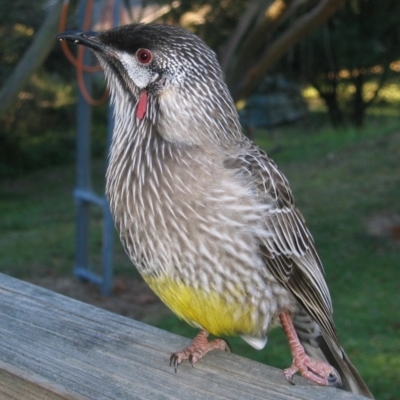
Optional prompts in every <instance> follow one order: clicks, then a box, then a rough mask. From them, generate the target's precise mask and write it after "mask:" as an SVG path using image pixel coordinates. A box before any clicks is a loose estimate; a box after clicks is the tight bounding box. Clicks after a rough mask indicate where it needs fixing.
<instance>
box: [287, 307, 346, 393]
mask: <svg viewBox="0 0 400 400" xmlns="http://www.w3.org/2000/svg"><path fill="white" fill-rule="evenodd" d="M279 319H280V321H281V324H282V328H283V331H284V332H285V335H286V337H287V338H288V341H289V346H290V351H291V352H292V356H293V363H292V365H291V366H290V367H289V368H286V369H285V370H284V371H283V374H284V375H285V378H286V379H287V380H288V381H289V382H290V383H291V384H293V385H294V383H293V380H292V378H293V375H294V374H295V373H296V372H300V374H301V376H303V377H304V378H306V379H309V380H310V381H312V382H314V383H317V384H318V385H322V386H340V384H341V379H340V375H339V374H338V372H337V371H336V370H335V368H333V367H332V366H331V365H329V364H327V363H325V362H323V361H321V360H316V359H313V358H311V357H309V356H308V355H307V354H306V353H305V351H304V347H303V346H302V345H301V343H300V341H299V338H298V336H297V333H296V330H295V329H294V326H293V322H292V318H291V317H290V313H289V312H288V311H285V312H282V313H280V314H279Z"/></svg>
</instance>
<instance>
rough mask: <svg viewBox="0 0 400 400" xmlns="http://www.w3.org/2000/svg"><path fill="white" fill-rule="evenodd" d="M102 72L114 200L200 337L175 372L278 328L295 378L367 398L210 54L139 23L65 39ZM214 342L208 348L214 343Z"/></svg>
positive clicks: (299, 219) (317, 275) (119, 219)
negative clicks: (232, 342)
mask: <svg viewBox="0 0 400 400" xmlns="http://www.w3.org/2000/svg"><path fill="white" fill-rule="evenodd" d="M57 38H58V39H59V40H67V41H70V42H73V43H76V44H79V45H83V46H86V47H88V48H90V49H91V50H92V51H93V52H94V54H95V56H96V57H97V59H98V60H99V63H100V64H101V66H102V68H103V70H104V74H105V78H106V81H107V85H108V87H109V90H110V93H111V102H112V103H113V105H114V117H115V125H114V131H113V138H112V143H111V147H110V154H109V164H108V169H107V172H106V195H107V198H108V201H109V204H110V210H111V213H112V215H113V218H114V222H115V225H116V228H117V230H118V232H119V235H120V239H121V242H122V244H123V247H124V249H125V251H126V253H127V254H128V256H129V258H130V260H131V261H132V263H133V264H134V265H135V266H136V268H137V269H138V271H139V273H140V274H141V276H142V277H143V279H144V281H145V282H146V283H147V284H148V285H149V286H150V288H151V289H152V290H153V291H154V292H155V294H156V295H157V296H158V297H159V298H160V299H161V300H162V301H163V302H164V303H165V304H166V305H167V306H168V307H169V308H170V309H171V310H172V311H173V312H174V313H175V314H176V315H177V316H178V317H179V318H181V319H182V320H184V321H186V322H187V323H189V324H190V325H192V326H194V327H196V328H198V329H199V333H198V335H197V336H196V337H195V338H194V340H193V341H192V343H191V344H190V345H189V346H188V347H187V348H186V349H183V350H180V351H176V352H174V353H172V355H171V358H170V365H172V366H173V367H174V368H175V372H176V371H177V368H178V365H179V364H180V363H181V362H183V361H184V360H188V361H189V362H190V363H192V365H193V363H195V362H197V361H198V360H199V359H200V358H201V357H203V356H204V355H205V354H206V353H208V352H209V351H211V350H215V349H219V350H226V351H230V347H229V345H228V343H227V341H226V340H224V339H221V338H219V337H220V336H226V337H229V336H241V337H242V338H243V339H244V340H245V341H246V342H248V343H249V344H250V345H251V346H253V347H254V348H256V349H259V350H261V349H263V348H264V346H265V345H266V343H267V335H268V332H269V329H271V328H272V327H274V326H279V325H280V326H281V327H282V329H283V331H284V333H285V334H286V336H287V338H288V341H289V347H290V349H291V353H292V357H293V362H292V364H291V365H290V367H288V368H287V369H285V370H284V376H285V377H286V379H287V380H288V381H289V382H290V383H293V376H294V375H295V374H296V373H297V372H299V373H300V374H301V375H302V376H303V377H305V378H306V379H309V380H310V381H312V382H314V383H316V384H319V385H322V386H335V387H339V388H341V389H344V390H347V391H351V392H353V393H357V394H361V395H364V396H367V397H370V398H372V394H371V392H370V391H369V389H368V387H367V385H366V384H365V382H364V381H363V379H362V378H361V376H360V374H359V373H358V371H357V370H356V368H355V367H354V366H353V364H352V363H351V362H350V360H349V358H348V356H347V355H346V353H345V351H344V350H343V348H342V346H341V345H340V342H339V339H338V335H337V330H336V328H335V324H334V321H333V317H332V312H333V310H332V301H331V297H330V293H329V289H328V286H327V283H326V280H325V273H324V269H323V265H322V262H321V260H320V257H319V256H318V253H317V251H316V248H315V244H314V240H313V237H312V235H311V233H310V231H309V229H308V228H307V226H306V223H305V220H304V217H303V216H302V214H301V212H300V211H299V209H298V208H297V206H296V203H295V200H294V197H293V194H292V190H291V188H290V185H289V182H288V180H287V179H286V177H285V176H284V174H283V173H282V172H281V171H280V169H279V168H278V166H277V165H276V164H275V162H274V161H273V160H272V159H271V158H269V157H268V155H267V153H266V152H264V151H263V150H262V149H261V148H260V147H258V146H257V145H256V144H255V143H254V142H252V141H251V140H250V139H248V138H247V137H246V136H245V135H244V134H243V131H242V127H241V125H240V121H239V117H238V114H237V111H236V108H235V104H234V101H233V99H232V97H231V95H230V92H229V90H228V87H227V85H226V83H225V80H224V75H223V73H222V70H221V68H220V65H219V63H218V61H217V56H216V54H215V52H214V51H213V50H212V49H211V48H209V47H208V46H207V45H206V44H205V42H204V41H203V40H201V39H200V38H199V37H198V36H196V35H195V34H193V33H191V32H189V31H187V30H185V29H183V28H181V27H177V26H172V25H163V24H140V23H138V24H130V25H123V26H119V27H116V28H113V29H110V30H104V31H98V32H79V31H67V32H64V33H61V34H59V35H57ZM210 334H211V335H214V336H216V337H217V338H216V339H214V340H209V335H210Z"/></svg>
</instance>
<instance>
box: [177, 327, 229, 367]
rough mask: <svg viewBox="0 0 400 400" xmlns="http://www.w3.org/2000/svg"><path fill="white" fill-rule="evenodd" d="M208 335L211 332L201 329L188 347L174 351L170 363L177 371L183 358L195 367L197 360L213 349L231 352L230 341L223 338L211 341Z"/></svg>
mask: <svg viewBox="0 0 400 400" xmlns="http://www.w3.org/2000/svg"><path fill="white" fill-rule="evenodd" d="M208 336H209V333H208V332H207V331H204V330H201V331H200V332H199V333H198V334H197V336H196V337H195V338H194V339H193V341H192V343H190V345H189V346H188V347H187V348H186V349H183V350H181V351H177V352H176V353H172V355H171V358H170V362H169V365H172V366H173V367H174V368H175V372H177V370H178V365H179V364H180V363H181V362H182V361H183V360H189V362H190V364H192V367H193V364H194V363H195V362H196V361H198V360H199V359H200V358H201V357H203V356H204V355H205V354H207V353H208V352H209V351H211V350H216V349H218V350H225V351H228V352H229V353H230V352H231V348H230V346H229V344H228V342H226V341H225V340H223V339H214V340H211V341H210V342H209V341H208V339H207V338H208Z"/></svg>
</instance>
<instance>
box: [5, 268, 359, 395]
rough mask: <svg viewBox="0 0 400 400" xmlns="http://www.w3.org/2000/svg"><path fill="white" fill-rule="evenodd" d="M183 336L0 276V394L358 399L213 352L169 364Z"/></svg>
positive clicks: (183, 345)
mask: <svg viewBox="0 0 400 400" xmlns="http://www.w3.org/2000/svg"><path fill="white" fill-rule="evenodd" d="M188 343H189V340H188V339H185V338H182V337H180V336H177V335H173V334H171V333H168V332H165V331H162V330H160V329H157V328H154V327H151V326H149V325H145V324H143V323H140V322H137V321H134V320H132V319H129V318H125V317H122V316H120V315H116V314H113V313H110V312H107V311H104V310H102V309H99V308H96V307H93V306H91V305H88V304H84V303H81V302H79V301H76V300H73V299H70V298H68V297H64V296H61V295H59V294H56V293H54V292H51V291H49V290H45V289H42V288H39V287H37V286H34V285H31V284H28V283H26V282H22V281H20V280H17V279H14V278H10V277H8V276H6V275H3V274H0V399H1V400H3V399H4V400H5V399H14V400H38V399H40V400H54V399H74V400H75V399H79V400H83V399H85V400H87V399H93V400H103V399H104V400H105V399H107V400H111V399H115V400H125V399H185V400H196V399H201V400H203V399H238V400H247V399H274V400H284V399H291V400H296V399H303V400H305V399H321V400H322V399H334V400H335V399H342V400H344V399H349V400H350V399H362V397H360V396H354V395H352V394H350V393H347V392H344V391H341V390H337V389H332V388H323V387H318V386H314V385H311V384H309V383H308V382H306V381H305V380H303V379H302V378H300V377H296V378H295V381H296V385H295V386H292V385H290V384H289V383H288V382H287V381H286V380H285V378H284V377H283V374H282V371H280V370H277V369H275V368H271V367H268V366H267V365H263V364H260V363H257V362H254V361H251V360H248V359H245V358H242V357H239V356H236V355H234V354H228V353H224V352H214V353H212V354H209V355H207V356H206V357H205V358H204V359H202V360H201V361H200V362H198V363H197V364H196V365H195V367H194V368H192V367H191V366H190V364H189V363H183V364H181V365H180V366H179V370H178V373H175V372H174V369H173V368H172V367H170V366H169V356H170V354H171V352H172V351H174V350H179V349H181V348H183V347H185V346H187V344H188Z"/></svg>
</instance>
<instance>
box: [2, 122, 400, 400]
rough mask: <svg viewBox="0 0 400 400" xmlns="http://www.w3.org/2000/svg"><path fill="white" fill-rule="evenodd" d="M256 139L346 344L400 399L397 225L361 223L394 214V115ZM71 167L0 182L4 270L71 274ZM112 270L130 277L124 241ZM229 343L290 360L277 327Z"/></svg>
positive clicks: (168, 321)
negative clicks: (307, 244) (298, 223)
mask: <svg viewBox="0 0 400 400" xmlns="http://www.w3.org/2000/svg"><path fill="white" fill-rule="evenodd" d="M256 141H257V142H258V143H259V144H260V145H261V146H262V147H264V148H265V149H267V151H268V152H269V153H270V155H271V157H272V158H274V159H275V161H276V162H277V163H278V165H279V166H280V167H281V169H282V170H283V171H284V172H285V174H286V175H287V177H288V178H289V181H290V182H291V185H292V189H293V192H294V194H295V198H296V200H297V204H298V206H299V208H300V210H301V211H302V212H303V214H304V216H305V217H306V220H307V223H308V225H309V228H310V230H311V232H312V233H313V235H314V238H315V242H316V246H317V249H318V251H319V253H320V255H321V258H322V260H323V263H324V266H325V269H326V275H327V281H328V285H329V287H330V290H331V295H332V298H333V304H334V310H335V314H334V316H335V321H336V324H337V328H338V331H339V336H340V338H341V341H342V345H343V347H344V348H345V349H346V352H347V353H348V355H349V357H350V358H351V360H352V361H353V362H354V364H355V365H356V366H357V368H358V369H359V370H360V372H361V374H362V375H363V377H364V379H365V380H366V382H367V383H368V384H369V386H370V389H371V390H372V392H373V393H374V395H375V396H376V398H378V399H381V400H395V399H399V398H400V312H399V304H400V237H397V238H396V232H397V233H398V231H397V230H396V229H393V230H392V231H390V230H388V232H387V234H386V235H382V237H373V236H371V235H370V234H368V231H367V224H368V221H369V220H370V218H372V217H376V216H378V217H379V216H380V215H396V214H397V215H400V201H399V199H400V120H399V119H398V118H396V117H392V116H386V117H380V116H373V117H370V118H368V120H367V124H366V127H365V129H363V130H362V131H357V130H354V129H343V130H341V131H338V132H335V131H333V130H331V129H329V128H326V127H325V125H324V124H323V123H319V122H317V123H315V120H314V119H313V120H312V122H310V121H301V122H299V123H297V124H296V125H291V126H286V127H281V128H277V129H274V130H272V131H269V132H265V131H259V132H257V139H256ZM103 174H104V168H103V164H102V163H101V162H96V163H94V184H95V186H96V187H98V188H99V190H100V191H101V187H102V178H101V177H102V175H103ZM74 175H75V173H74V167H73V166H72V165H68V166H59V167H56V168H52V169H46V170H38V171H33V172H31V173H27V174H25V175H24V176H21V177H19V178H15V179H12V180H8V179H3V180H2V181H0V214H1V218H0V255H1V256H0V271H1V272H4V273H7V274H9V275H12V276H16V277H18V278H22V279H29V278H31V277H33V276H49V275H50V276H59V275H60V276H62V275H68V274H70V273H71V266H72V264H73V258H74V208H73V200H72V191H73V186H74ZM93 213H94V219H93V235H92V237H91V245H92V250H93V254H94V256H93V260H92V262H93V265H98V263H99V259H98V257H97V256H96V255H95V254H98V253H99V249H100V246H101V241H100V236H99V229H98V228H99V227H100V226H101V219H100V215H99V214H98V213H97V212H96V210H94V211H93ZM394 228H396V227H394ZM398 228H399V230H400V227H398ZM115 273H116V275H118V274H127V273H129V274H131V275H133V276H137V273H136V271H135V269H134V268H133V267H132V266H131V265H130V263H129V261H128V260H127V258H126V257H125V256H124V253H123V250H122V248H121V246H116V256H115ZM156 324H157V325H158V326H160V327H162V328H164V329H168V330H171V331H173V332H177V333H180V334H183V335H186V336H188V337H192V336H194V335H195V333H196V330H194V329H192V328H190V327H188V326H187V325H186V324H184V323H182V322H181V321H179V320H178V319H177V318H175V317H173V316H171V317H168V318H164V319H163V320H159V321H157V322H156ZM229 341H230V343H231V345H232V347H233V351H234V352H235V353H238V354H242V355H244V356H247V357H251V358H253V359H256V360H258V361H262V362H265V363H268V364H270V365H274V366H277V367H279V368H283V367H286V366H288V365H289V364H290V362H291V357H290V354H289V352H288V349H287V343H286V340H285V338H284V337H283V334H282V333H281V331H280V330H279V329H277V330H275V331H272V332H271V334H270V336H269V343H268V345H267V347H266V349H264V350H263V351H255V350H252V349H251V348H250V347H249V346H248V345H247V344H245V343H244V342H243V341H242V340H241V339H236V338H232V339H229ZM172 350H177V349H171V351H172Z"/></svg>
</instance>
